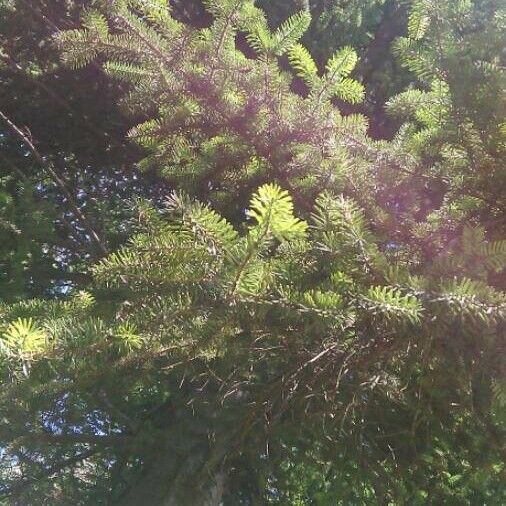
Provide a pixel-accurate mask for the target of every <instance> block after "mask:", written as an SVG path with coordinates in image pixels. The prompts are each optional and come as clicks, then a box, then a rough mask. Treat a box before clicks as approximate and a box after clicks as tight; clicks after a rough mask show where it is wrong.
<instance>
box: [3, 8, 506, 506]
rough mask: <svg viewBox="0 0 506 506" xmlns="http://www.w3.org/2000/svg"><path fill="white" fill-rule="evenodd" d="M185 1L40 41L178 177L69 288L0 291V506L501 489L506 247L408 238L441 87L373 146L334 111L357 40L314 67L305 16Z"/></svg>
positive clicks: (444, 110) (483, 499)
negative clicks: (112, 101) (89, 81)
mask: <svg viewBox="0 0 506 506" xmlns="http://www.w3.org/2000/svg"><path fill="white" fill-rule="evenodd" d="M420 5H421V3H420ZM206 6H207V8H208V10H209V12H210V13H211V14H212V18H213V21H212V24H211V25H210V26H209V27H207V28H196V27H193V26H189V25H187V24H184V23H183V22H181V21H178V20H176V19H175V17H173V15H172V13H171V10H170V8H168V7H167V5H166V2H163V1H161V0H157V1H155V0H153V1H150V2H144V1H142V2H141V1H129V2H126V1H125V2H123V1H121V2H104V4H103V6H102V9H100V10H96V11H88V12H87V13H86V15H85V17H84V19H83V26H82V28H80V29H76V30H70V31H67V32H63V33H61V34H60V35H59V36H58V44H59V46H60V47H61V48H62V51H63V54H64V58H65V60H66V62H68V63H69V64H71V65H73V66H77V67H81V66H85V65H88V64H90V63H91V62H92V61H93V62H95V61H98V62H101V63H102V64H103V66H104V69H105V71H106V72H107V73H109V74H111V75H112V76H114V77H115V78H117V79H120V80H122V81H124V82H126V85H125V86H126V89H127V90H128V91H127V94H126V96H125V99H124V107H125V108H126V109H128V110H130V111H131V112H133V113H134V114H136V115H142V116H143V118H144V121H143V122H142V123H140V124H139V125H138V126H136V127H135V128H133V129H132V131H131V133H130V136H131V137H132V138H133V139H134V140H136V141H137V142H138V143H140V145H141V146H142V147H143V148H144V149H145V150H146V153H147V156H146V157H145V158H144V159H143V160H142V161H141V162H140V168H141V169H142V170H144V171H145V172H146V174H147V173H149V172H153V171H157V172H158V173H159V174H161V176H163V177H164V178H166V180H167V181H168V183H169V184H170V185H171V186H173V187H176V188H177V189H176V190H175V191H173V192H172V193H170V194H168V195H167V196H166V198H165V199H164V202H163V205H160V203H159V202H158V201H156V199H152V200H153V201H152V202H149V201H148V200H146V199H139V200H137V202H136V206H135V207H136V216H135V219H133V220H131V222H129V223H128V228H129V229H133V230H134V234H133V235H132V237H131V238H130V240H129V241H128V242H127V243H126V244H125V245H123V246H122V247H119V248H117V249H115V251H113V252H112V253H110V254H107V255H104V257H103V258H101V259H100V260H98V261H94V262H89V263H88V265H89V268H90V271H91V273H92V276H93V283H92V284H91V285H90V287H92V289H91V290H89V291H78V290H74V291H73V292H71V293H70V294H68V296H66V297H60V298H59V299H56V300H43V299H33V300H23V301H20V302H16V303H11V304H7V303H3V304H2V305H1V306H0V335H1V339H0V343H1V347H0V351H1V368H0V374H1V375H2V379H3V382H4V385H5V386H4V389H3V391H2V394H1V396H0V406H1V412H2V419H3V420H4V421H3V422H2V425H0V440H1V441H2V448H3V452H2V453H1V454H0V472H1V473H2V486H1V488H0V494H2V496H3V497H4V498H5V501H4V502H5V504H18V503H19V504H33V503H36V502H40V501H41V500H43V501H46V502H50V503H51V504H68V503H69V502H72V503H76V504H93V503H104V502H105V503H108V504H118V505H120V504H121V505H130V504H131V505H138V504H153V505H156V504H167V505H183V506H184V505H185V504H188V505H190V504H191V505H199V504H202V505H204V504H216V505H217V504H222V503H223V504H308V503H311V502H313V501H317V502H319V503H320V504H336V503H337V504H354V503H359V504H361V503H378V504H383V503H393V504H406V503H408V504H427V503H431V504H445V503H449V502H451V501H455V500H456V499H457V500H459V501H461V502H462V503H469V504H474V503H479V504H481V503H486V504H501V503H502V502H503V498H502V497H501V494H503V491H502V490H501V472H502V470H503V464H502V461H503V457H504V455H503V452H502V449H501V448H502V440H503V436H504V397H505V395H504V390H505V388H504V371H503V369H504V367H503V364H502V361H501V356H500V353H499V352H500V351H501V350H502V349H503V348H504V319H505V312H506V296H505V294H504V292H502V291H501V290H500V287H499V286H497V283H494V280H495V276H497V273H498V272H500V271H501V270H502V269H503V268H504V261H505V257H506V246H505V241H503V240H500V238H494V237H491V234H490V233H488V232H489V231H488V229H486V228H485V227H484V226H483V224H481V223H480V221H479V219H476V220H475V223H473V222H469V223H468V224H467V226H466V227H464V228H462V223H459V222H458V220H455V221H451V222H450V225H451V227H453V228H452V230H458V226H456V225H455V223H457V224H458V225H460V226H461V228H462V233H460V234H455V236H454V237H453V240H452V241H446V242H443V241H442V240H441V238H440V237H436V238H435V239H431V238H430V234H427V233H425V232H424V231H423V230H422V233H421V234H420V236H419V241H418V242H417V241H416V240H413V238H414V233H413V229H414V225H415V224H416V223H417V222H421V226H422V228H423V226H428V225H431V223H432V222H431V219H430V218H429V219H426V218H427V217H426V216H424V215H423V210H424V209H423V205H422V204H421V202H422V197H423V191H424V190H425V189H426V185H427V184H433V183H434V184H435V182H438V177H439V174H437V173H436V175H435V176H434V177H432V175H431V172H429V173H428V169H429V168H431V165H430V164H429V163H428V160H427V151H428V150H429V149H430V148H431V143H430V140H431V139H432V138H433V137H432V136H431V135H432V133H434V137H438V136H444V133H445V132H444V131H442V130H441V125H446V124H451V121H453V120H450V118H452V116H451V114H450V113H449V111H451V109H452V103H453V102H452V101H451V99H450V97H451V96H452V95H451V94H450V97H449V95H448V91H447V90H448V87H447V86H446V85H445V83H446V84H448V86H449V83H447V82H446V81H443V80H441V79H440V80H439V81H435V82H434V84H433V87H432V88H431V89H430V91H425V92H423V91H420V92H416V91H409V92H407V94H404V95H401V96H400V97H397V98H395V99H393V100H392V102H391V104H390V106H389V107H390V110H391V111H392V112H396V111H399V110H401V111H403V110H404V109H408V110H409V112H410V113H412V114H414V115H415V119H416V120H417V121H418V127H421V128H419V130H418V132H415V133H413V132H412V131H410V132H409V133H408V134H406V135H404V134H403V132H406V131H408V130H409V128H410V127H404V130H403V132H401V133H400V134H399V135H398V136H397V138H396V139H395V140H394V141H393V142H392V143H388V142H386V141H381V142H375V141H373V140H371V139H370V138H369V137H368V136H367V134H366V129H367V122H366V120H365V119H364V118H362V117H357V116H351V117H350V116H343V115H342V114H341V113H340V112H339V111H338V110H337V109H336V108H335V106H334V105H333V102H332V101H333V100H335V99H336V98H338V99H340V100H344V101H348V102H358V101H360V100H361V99H362V97H363V88H362V85H361V84H359V83H358V82H357V81H356V80H354V79H353V78H352V77H350V76H351V72H352V71H353V69H354V68H355V66H356V64H357V55H356V53H355V52H354V50H353V49H351V48H350V47H343V48H341V49H339V50H337V51H336V52H335V54H334V55H333V56H332V57H331V58H330V59H329V60H328V62H327V63H326V65H325V69H319V67H318V65H317V64H316V63H315V61H314V60H313V59H312V57H311V55H310V52H309V51H308V50H307V49H306V48H305V47H304V45H302V44H301V42H300V39H301V37H302V35H303V33H304V32H305V30H306V29H307V28H308V26H309V22H310V19H309V16H308V13H307V12H306V11H301V12H299V13H297V14H294V15H292V16H291V17H289V18H288V19H287V20H286V21H284V22H282V23H281V24H280V25H279V26H278V27H277V28H275V29H274V30H273V29H271V28H270V27H269V26H268V23H267V20H266V18H265V16H264V15H263V13H262V11H260V10H259V9H257V8H256V7H254V5H253V2H251V1H247V0H222V1H218V0H209V1H208V2H206ZM415 7H416V8H415V10H414V11H413V14H412V15H411V17H410V20H409V26H408V28H409V34H408V38H409V44H407V43H403V42H402V41H401V42H399V43H398V45H399V47H401V46H402V45H403V44H405V45H406V44H407V45H411V44H413V45H414V46H416V44H418V42H417V41H421V40H423V37H424V34H425V33H427V32H426V30H428V29H429V28H430V22H429V20H428V18H427V14H426V11H424V10H423V9H422V8H421V7H420V9H422V10H421V11H420V12H422V16H421V17H420V16H419V15H418V11H417V10H416V9H418V8H419V7H418V4H417V5H416V6H415ZM422 7H423V6H422ZM239 33H242V34H245V38H246V40H247V41H248V44H249V45H250V48H251V53H252V54H250V53H247V54H245V52H243V51H241V50H239V49H238V48H237V47H236V39H237V35H238V34H239ZM402 47H404V46H402ZM410 47H411V46H410ZM399 51H400V53H402V48H401V49H400V50H399ZM417 51H418V52H417V53H416V55H415V56H411V55H409V56H408V57H407V58H408V60H406V61H408V63H409V62H410V61H415V60H416V61H418V59H423V58H424V57H425V53H424V48H418V49H417ZM281 59H286V60H288V62H289V64H290V65H291V67H292V69H293V71H292V72H288V71H286V70H283V69H282V68H281V65H280V60H281ZM414 70H416V69H414ZM294 76H298V77H299V78H301V79H302V80H303V81H304V83H305V85H306V86H307V93H305V94H303V95H300V94H296V93H294V92H293V91H291V88H290V86H291V83H292V80H293V78H294ZM432 81H433V80H432ZM433 114H437V115H439V117H440V118H444V121H443V122H436V121H434V120H433V118H432V115H433ZM427 130H429V132H430V134H431V135H426V131H427ZM420 132H421V135H419V134H420ZM424 136H425V137H424ZM432 170H434V169H433V168H432ZM448 195H449V197H448V198H451V197H452V193H451V192H450V193H449V194H448ZM455 202H457V203H459V202H460V201H458V200H454V201H453V203H454V204H455ZM443 211H444V210H443ZM440 214H441V215H442V216H443V212H441V213H440ZM465 216H466V217H467V216H468V215H465ZM9 224H10V222H9ZM125 224H126V222H125ZM435 228H436V227H435ZM437 230H438V231H439V229H437ZM415 239H416V237H415ZM424 243H425V244H424ZM424 248H425V249H424ZM434 251H436V253H437V254H432V255H430V254H429V252H434ZM60 295H63V294H60Z"/></svg>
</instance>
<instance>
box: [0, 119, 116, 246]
mask: <svg viewBox="0 0 506 506" xmlns="http://www.w3.org/2000/svg"><path fill="white" fill-rule="evenodd" d="M0 118H2V119H3V120H4V121H5V123H6V124H7V126H8V127H9V128H10V130H11V131H12V132H13V133H14V134H15V135H17V136H18V137H19V139H20V140H21V141H22V142H23V143H24V144H25V145H26V146H27V147H28V149H29V150H30V152H31V153H32V154H33V156H34V158H35V159H36V160H37V162H38V163H39V164H40V165H41V166H42V167H43V168H44V169H45V170H46V171H47V173H48V174H49V176H50V177H51V179H52V180H53V182H54V183H55V184H56V186H58V187H59V188H60V190H61V191H62V193H63V194H64V195H65V197H66V199H67V201H68V203H69V205H70V208H71V209H72V211H73V212H74V213H75V215H76V217H77V219H78V220H79V222H80V223H81V225H82V226H83V228H84V229H85V230H86V232H87V233H88V234H89V236H90V237H91V238H92V239H93V241H94V242H95V243H96V245H97V246H98V248H99V249H100V251H101V252H102V253H103V254H104V255H108V254H109V252H108V250H107V248H106V246H105V245H104V243H103V241H102V240H101V239H100V236H99V235H98V234H97V232H96V231H95V229H94V228H93V226H92V225H91V223H90V222H89V220H88V218H87V217H86V216H85V215H84V213H83V212H82V210H81V209H80V208H79V206H78V205H77V202H76V201H75V199H74V197H73V195H72V194H71V193H70V190H69V189H68V188H67V185H66V183H65V181H64V180H63V179H62V178H61V176H60V175H59V174H58V173H57V172H56V170H55V169H54V167H53V165H52V164H51V162H47V161H46V160H44V158H43V156H42V155H41V154H40V153H39V151H38V150H37V148H36V147H35V144H34V143H33V141H32V140H31V139H30V137H29V136H28V135H27V134H26V132H24V131H23V130H22V129H21V128H19V127H18V126H17V125H16V124H15V123H14V122H12V121H11V120H10V118H9V117H8V116H7V115H6V114H5V113H4V112H2V111H0Z"/></svg>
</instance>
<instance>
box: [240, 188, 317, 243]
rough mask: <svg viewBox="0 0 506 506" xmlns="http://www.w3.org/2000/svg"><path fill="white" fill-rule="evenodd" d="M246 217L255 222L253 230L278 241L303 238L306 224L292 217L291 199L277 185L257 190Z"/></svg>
mask: <svg viewBox="0 0 506 506" xmlns="http://www.w3.org/2000/svg"><path fill="white" fill-rule="evenodd" d="M248 215H249V216H250V217H251V218H253V219H254V220H256V222H257V225H256V227H254V228H253V230H257V231H259V232H260V233H267V234H272V235H273V236H274V237H276V239H278V240H280V241H286V240H291V239H297V238H302V237H305V232H306V229H307V224H306V222H304V221H302V220H300V219H298V218H295V217H294V215H293V202H292V198H291V197H290V195H289V194H288V192H287V191H286V190H282V189H281V188H280V187H279V186H277V185H273V184H266V185H264V186H261V187H260V188H259V189H258V191H257V192H256V193H255V194H254V195H253V198H252V199H251V202H250V209H249V211H248Z"/></svg>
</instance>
